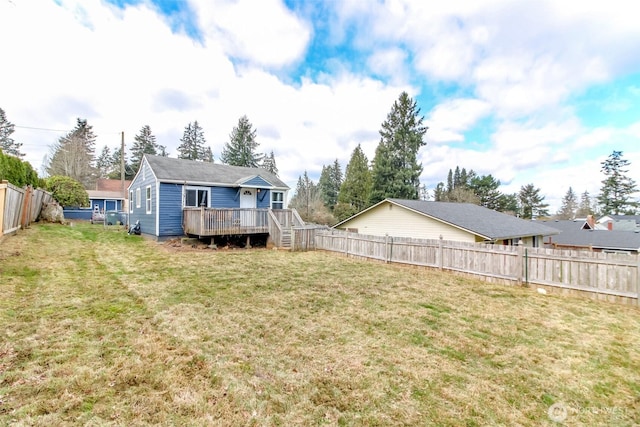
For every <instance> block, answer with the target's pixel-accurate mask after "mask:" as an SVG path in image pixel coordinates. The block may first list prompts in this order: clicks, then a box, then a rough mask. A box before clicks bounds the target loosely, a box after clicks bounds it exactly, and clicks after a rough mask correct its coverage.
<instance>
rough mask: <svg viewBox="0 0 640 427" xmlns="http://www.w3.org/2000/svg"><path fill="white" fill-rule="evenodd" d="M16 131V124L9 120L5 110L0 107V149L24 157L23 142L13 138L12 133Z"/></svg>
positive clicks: (5, 152)
mask: <svg viewBox="0 0 640 427" xmlns="http://www.w3.org/2000/svg"><path fill="white" fill-rule="evenodd" d="M14 131H15V125H14V124H13V123H11V122H10V121H9V120H7V116H6V115H5V113H4V110H3V109H2V108H0V150H2V152H4V154H9V155H11V156H15V157H18V158H19V159H21V158H23V157H24V154H23V153H21V152H20V147H22V143H20V142H16V141H15V140H14V139H13V138H11V134H13V132H14Z"/></svg>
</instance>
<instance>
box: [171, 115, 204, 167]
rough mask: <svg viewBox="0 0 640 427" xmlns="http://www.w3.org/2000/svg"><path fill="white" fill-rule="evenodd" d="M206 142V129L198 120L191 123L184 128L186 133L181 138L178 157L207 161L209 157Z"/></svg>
mask: <svg viewBox="0 0 640 427" xmlns="http://www.w3.org/2000/svg"><path fill="white" fill-rule="evenodd" d="M205 143H206V140H205V138H204V131H203V130H202V128H201V127H200V125H199V124H198V121H197V120H196V121H195V122H193V124H191V123H189V124H188V125H187V126H186V127H185V128H184V133H183V135H182V138H180V145H179V146H178V158H179V159H187V160H199V161H205V159H207V157H208V156H207V149H206V147H205V145H204V144H205Z"/></svg>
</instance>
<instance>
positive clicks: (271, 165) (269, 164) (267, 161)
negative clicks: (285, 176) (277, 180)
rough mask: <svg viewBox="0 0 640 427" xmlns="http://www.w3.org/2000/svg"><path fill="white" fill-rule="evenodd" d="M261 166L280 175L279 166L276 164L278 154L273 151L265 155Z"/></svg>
mask: <svg viewBox="0 0 640 427" xmlns="http://www.w3.org/2000/svg"><path fill="white" fill-rule="evenodd" d="M260 167H261V168H262V169H266V170H267V171H269V172H271V173H272V174H274V175H275V176H278V166H276V156H275V154H273V151H271V153H270V154H269V155H266V156H264V158H263V159H262V164H261V165H260Z"/></svg>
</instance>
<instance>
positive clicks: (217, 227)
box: [182, 207, 304, 246]
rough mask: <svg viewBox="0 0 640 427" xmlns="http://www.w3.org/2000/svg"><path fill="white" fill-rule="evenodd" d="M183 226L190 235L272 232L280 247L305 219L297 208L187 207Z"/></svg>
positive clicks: (206, 235) (270, 233)
mask: <svg viewBox="0 0 640 427" xmlns="http://www.w3.org/2000/svg"><path fill="white" fill-rule="evenodd" d="M182 212H183V216H182V226H183V229H184V233H185V234H187V235H191V236H198V237H211V236H234V235H249V234H269V235H270V236H271V237H272V239H273V240H274V243H275V244H276V245H277V246H284V245H286V236H287V233H288V232H289V233H290V230H291V228H292V227H294V226H302V225H304V222H303V221H302V219H300V216H299V215H298V213H297V212H296V211H295V209H242V208H231V209H219V208H204V207H202V208H184V209H183V211H182Z"/></svg>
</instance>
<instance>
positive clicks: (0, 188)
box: [0, 180, 9, 236]
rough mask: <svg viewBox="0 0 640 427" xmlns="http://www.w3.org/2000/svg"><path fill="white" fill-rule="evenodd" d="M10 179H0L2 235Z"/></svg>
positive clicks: (0, 229)
mask: <svg viewBox="0 0 640 427" xmlns="http://www.w3.org/2000/svg"><path fill="white" fill-rule="evenodd" d="M8 184H9V181H6V180H2V181H0V236H2V235H3V234H4V209H5V207H4V200H5V198H6V195H7V187H8Z"/></svg>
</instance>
